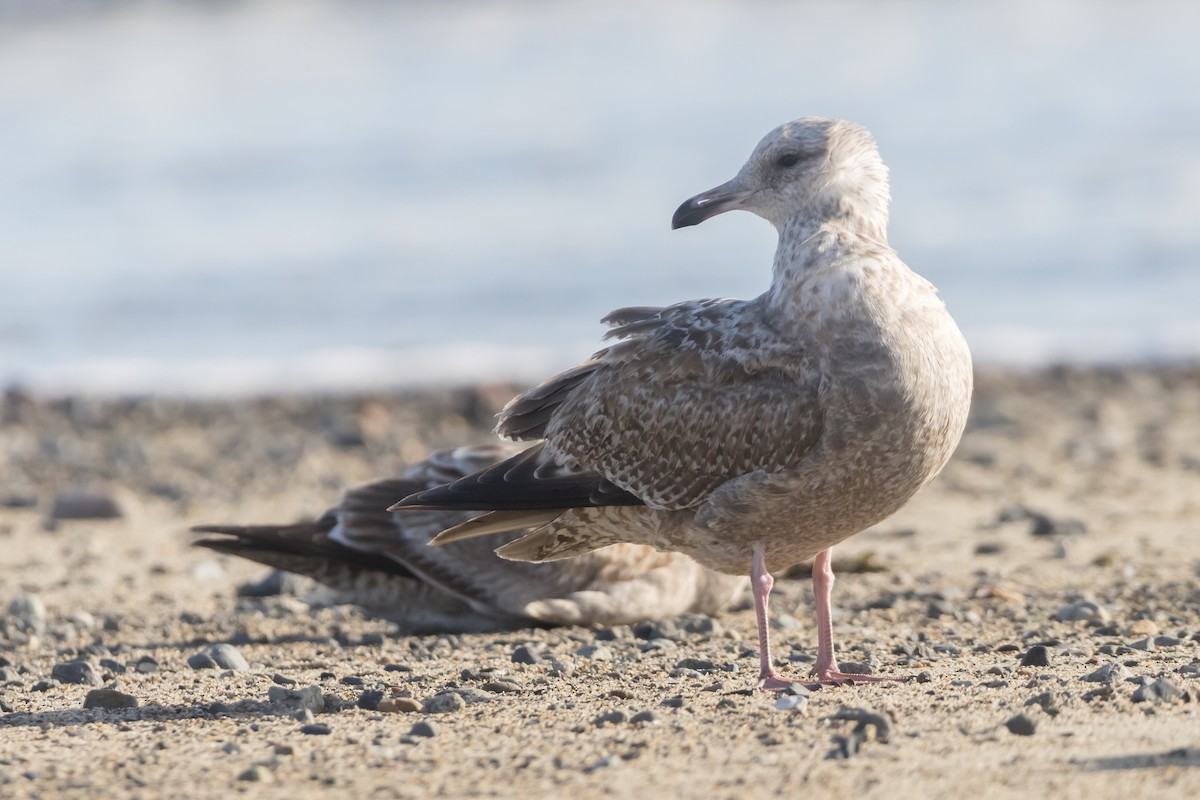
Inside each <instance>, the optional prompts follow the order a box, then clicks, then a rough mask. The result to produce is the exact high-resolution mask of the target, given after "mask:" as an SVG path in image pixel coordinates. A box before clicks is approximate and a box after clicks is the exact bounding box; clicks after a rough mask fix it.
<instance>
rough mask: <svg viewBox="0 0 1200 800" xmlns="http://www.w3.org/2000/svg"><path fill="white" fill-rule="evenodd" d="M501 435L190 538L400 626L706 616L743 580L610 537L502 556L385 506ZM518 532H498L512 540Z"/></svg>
mask: <svg viewBox="0 0 1200 800" xmlns="http://www.w3.org/2000/svg"><path fill="white" fill-rule="evenodd" d="M515 452H517V448H515V447H513V446H506V445H485V446H480V447H463V448H459V449H457V450H452V451H442V452H438V453H434V454H433V455H431V456H430V457H429V458H427V459H426V460H424V461H422V462H420V463H418V464H415V465H413V466H412V467H410V468H409V469H408V470H407V471H406V472H405V473H404V475H403V476H402V477H400V478H392V479H386V480H381V481H376V482H374V483H369V484H365V485H363V486H360V487H357V488H354V489H351V490H350V491H348V492H347V493H346V495H345V496H344V497H343V498H342V500H341V502H340V503H339V504H338V505H337V506H336V507H335V508H332V509H330V510H329V511H328V512H326V513H325V514H324V515H322V516H321V517H320V518H319V519H317V520H314V521H312V522H305V523H298V524H295V525H283V526H269V525H268V526H227V525H212V526H202V527H198V528H196V529H195V530H196V531H197V532H199V533H205V534H210V535H209V536H207V537H205V538H202V539H199V540H198V541H197V542H196V544H198V545H200V546H203V547H209V548H211V549H213V550H216V551H218V552H223V553H229V554H232V555H237V556H241V557H243V558H248V559H251V560H253V561H258V562H260V563H263V564H267V565H269V566H273V567H276V568H279V569H283V570H287V571H289V572H295V573H298V574H302V575H307V576H309V577H312V578H314V579H316V580H317V581H319V582H321V583H323V584H325V585H327V586H329V587H330V588H332V589H334V590H336V591H337V592H338V593H339V594H340V595H341V599H343V600H345V601H347V602H354V603H358V604H360V605H362V606H364V607H366V608H367V609H368V610H370V611H371V612H372V613H375V614H377V615H379V616H382V617H386V618H388V619H392V620H395V621H396V622H397V623H399V624H400V626H401V627H402V628H403V629H405V630H407V631H410V632H414V633H421V632H442V631H445V632H454V631H490V630H505V629H513V628H520V627H528V626H529V625H572V624H580V625H589V624H599V625H614V624H620V623H629V622H636V621H639V620H644V619H660V618H663V617H667V616H673V615H677V614H682V613H685V612H689V611H693V612H699V613H706V614H712V613H716V612H717V611H719V610H720V609H721V608H722V607H724V606H725V605H726V604H727V603H729V602H730V601H731V600H732V599H733V598H734V597H735V596H736V595H738V594H740V592H741V591H742V589H743V587H744V586H745V581H744V579H743V580H739V579H736V578H733V577H731V576H728V575H722V574H719V573H715V572H712V571H710V570H707V569H704V568H703V567H700V566H699V565H698V564H696V563H695V562H694V561H693V560H691V559H690V558H687V557H686V556H683V555H681V554H677V553H660V552H656V551H654V550H653V549H651V548H649V547H645V546H639V545H621V546H620V547H614V548H609V549H606V550H603V551H600V552H597V553H593V554H591V555H590V556H588V557H586V558H582V559H576V560H572V561H564V562H561V563H556V564H529V563H521V562H513V561H505V560H503V559H500V558H498V557H497V556H496V554H495V553H494V552H493V550H494V548H495V542H489V541H483V540H476V541H467V542H461V543H458V544H454V545H450V546H448V547H444V548H430V547H426V544H428V542H429V540H430V539H431V538H432V537H433V536H434V535H435V534H437V533H438V532H439V531H441V530H443V529H445V528H446V527H447V526H450V525H454V524H457V523H459V522H464V521H466V520H467V519H468V518H469V517H470V516H471V515H470V514H469V513H463V512H453V511H451V512H442V511H437V512H416V513H411V512H410V513H405V514H397V513H393V512H389V511H387V510H386V509H387V507H388V506H389V505H390V504H391V503H392V502H394V501H395V499H396V497H398V496H403V495H406V494H411V493H413V492H416V491H420V490H422V489H427V488H429V487H432V486H436V485H440V484H444V483H446V482H448V481H453V480H456V479H458V478H461V477H463V476H464V475H467V474H471V473H474V472H476V471H478V470H482V469H485V468H486V467H488V466H490V465H492V464H493V463H495V462H496V461H497V460H499V459H501V458H503V457H506V456H511V455H512V454H514V453H515ZM521 533H522V532H520V531H518V532H515V533H508V534H506V535H505V536H506V538H507V539H514V538H517V537H519V536H520V535H521Z"/></svg>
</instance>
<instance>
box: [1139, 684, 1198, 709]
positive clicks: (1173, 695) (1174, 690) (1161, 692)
mask: <svg viewBox="0 0 1200 800" xmlns="http://www.w3.org/2000/svg"><path fill="white" fill-rule="evenodd" d="M1188 699H1190V695H1189V694H1188V693H1187V692H1185V691H1183V690H1182V689H1180V688H1179V687H1178V686H1176V685H1175V684H1174V683H1172V682H1171V681H1170V679H1168V678H1159V679H1158V680H1156V681H1154V682H1153V683H1151V684H1148V685H1146V686H1143V687H1141V688H1140V689H1138V690H1137V691H1136V692H1134V693H1133V702H1135V703H1145V702H1154V703H1162V704H1163V705H1171V704H1172V703H1178V702H1181V701H1185V700H1188Z"/></svg>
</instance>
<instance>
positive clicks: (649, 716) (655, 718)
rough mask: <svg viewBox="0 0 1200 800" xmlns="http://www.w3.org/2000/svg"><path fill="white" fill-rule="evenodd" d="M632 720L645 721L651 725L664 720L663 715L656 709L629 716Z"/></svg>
mask: <svg viewBox="0 0 1200 800" xmlns="http://www.w3.org/2000/svg"><path fill="white" fill-rule="evenodd" d="M629 721H630V722H644V723H646V724H649V725H656V724H658V723H660V722H662V717H661V716H659V715H658V713H657V712H655V711H639V712H638V713H636V714H634V715H633V716H632V717H630V718H629Z"/></svg>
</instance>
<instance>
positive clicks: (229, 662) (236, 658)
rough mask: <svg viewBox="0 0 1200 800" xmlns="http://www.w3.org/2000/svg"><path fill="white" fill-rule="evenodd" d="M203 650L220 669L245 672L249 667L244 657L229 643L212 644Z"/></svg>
mask: <svg viewBox="0 0 1200 800" xmlns="http://www.w3.org/2000/svg"><path fill="white" fill-rule="evenodd" d="M205 652H207V653H208V656H209V658H211V659H212V660H213V661H215V662H216V664H217V666H218V667H220V668H221V669H231V670H233V671H234V672H245V671H246V670H248V669H250V664H249V662H247V661H246V657H245V656H243V655H242V653H241V651H240V650H238V649H237V648H236V647H234V646H233V645H231V644H214V645H213V646H212V647H209V648H208V649H207V650H206V651H205Z"/></svg>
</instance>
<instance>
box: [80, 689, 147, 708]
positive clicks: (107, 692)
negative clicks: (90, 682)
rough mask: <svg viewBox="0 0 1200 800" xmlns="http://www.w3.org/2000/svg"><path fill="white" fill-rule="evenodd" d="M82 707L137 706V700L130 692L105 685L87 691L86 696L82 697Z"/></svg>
mask: <svg viewBox="0 0 1200 800" xmlns="http://www.w3.org/2000/svg"><path fill="white" fill-rule="evenodd" d="M83 707H84V708H106V709H119V708H137V707H138V700H137V698H136V697H134V696H133V695H131V694H125V693H124V692H119V691H117V690H116V689H113V688H110V687H105V688H103V689H92V690H91V691H90V692H88V693H87V697H85V698H84V699H83Z"/></svg>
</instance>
